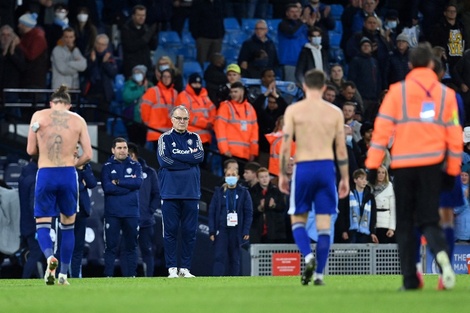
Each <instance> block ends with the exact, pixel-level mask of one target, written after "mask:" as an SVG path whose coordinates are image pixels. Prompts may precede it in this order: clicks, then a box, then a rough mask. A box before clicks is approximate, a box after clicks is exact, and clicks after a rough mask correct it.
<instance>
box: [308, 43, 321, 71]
mask: <svg viewBox="0 0 470 313" xmlns="http://www.w3.org/2000/svg"><path fill="white" fill-rule="evenodd" d="M304 47H305V48H308V49H310V51H311V52H312V57H313V61H314V62H315V68H316V69H317V70H320V71H323V61H322V57H321V45H319V46H318V47H315V46H314V45H312V44H311V43H310V42H307V43H306V44H305V45H304Z"/></svg>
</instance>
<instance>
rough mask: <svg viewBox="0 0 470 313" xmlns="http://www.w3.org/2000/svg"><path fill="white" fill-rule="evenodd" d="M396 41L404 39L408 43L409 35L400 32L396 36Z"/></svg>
mask: <svg viewBox="0 0 470 313" xmlns="http://www.w3.org/2000/svg"><path fill="white" fill-rule="evenodd" d="M397 41H405V42H406V43H408V44H410V36H408V35H407V34H405V33H401V34H400V35H398V36H397Z"/></svg>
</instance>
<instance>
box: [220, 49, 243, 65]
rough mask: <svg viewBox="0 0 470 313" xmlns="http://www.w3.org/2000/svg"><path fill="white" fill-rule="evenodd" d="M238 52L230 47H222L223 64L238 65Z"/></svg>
mask: <svg viewBox="0 0 470 313" xmlns="http://www.w3.org/2000/svg"><path fill="white" fill-rule="evenodd" d="M239 52H240V50H239V49H236V48H234V47H231V46H222V52H221V53H222V54H223V56H224V57H225V63H227V64H230V63H238V54H239Z"/></svg>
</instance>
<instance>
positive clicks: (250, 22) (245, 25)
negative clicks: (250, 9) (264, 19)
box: [242, 18, 259, 35]
mask: <svg viewBox="0 0 470 313" xmlns="http://www.w3.org/2000/svg"><path fill="white" fill-rule="evenodd" d="M258 20H259V19H257V18H242V30H243V31H244V32H245V33H247V34H249V35H251V34H253V31H254V30H255V26H256V22H257V21H258Z"/></svg>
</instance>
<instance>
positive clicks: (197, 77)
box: [188, 73, 202, 85]
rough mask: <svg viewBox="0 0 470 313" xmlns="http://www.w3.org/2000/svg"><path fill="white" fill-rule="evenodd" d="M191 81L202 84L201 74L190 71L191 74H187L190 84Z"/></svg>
mask: <svg viewBox="0 0 470 313" xmlns="http://www.w3.org/2000/svg"><path fill="white" fill-rule="evenodd" d="M192 83H200V84H202V77H201V75H199V73H192V74H191V75H189V77H188V84H190V85H191V84H192Z"/></svg>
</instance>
